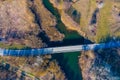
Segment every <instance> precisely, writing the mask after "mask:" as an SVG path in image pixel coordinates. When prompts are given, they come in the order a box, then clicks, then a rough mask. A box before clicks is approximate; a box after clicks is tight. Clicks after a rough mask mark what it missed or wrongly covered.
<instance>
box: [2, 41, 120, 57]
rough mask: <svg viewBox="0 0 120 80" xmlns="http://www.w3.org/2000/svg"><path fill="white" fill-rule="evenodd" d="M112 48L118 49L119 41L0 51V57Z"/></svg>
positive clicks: (119, 46)
mask: <svg viewBox="0 0 120 80" xmlns="http://www.w3.org/2000/svg"><path fill="white" fill-rule="evenodd" d="M114 47H116V48H120V41H111V42H108V43H100V44H88V45H87V44H86V45H75V46H63V47H51V48H40V49H29V50H11V49H0V55H1V56H37V55H44V54H55V53H65V52H77V51H87V50H97V49H105V48H114Z"/></svg>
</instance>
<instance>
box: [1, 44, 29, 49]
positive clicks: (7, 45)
mask: <svg viewBox="0 0 120 80" xmlns="http://www.w3.org/2000/svg"><path fill="white" fill-rule="evenodd" d="M0 48H5V49H30V47H27V46H25V45H21V44H5V43H0Z"/></svg>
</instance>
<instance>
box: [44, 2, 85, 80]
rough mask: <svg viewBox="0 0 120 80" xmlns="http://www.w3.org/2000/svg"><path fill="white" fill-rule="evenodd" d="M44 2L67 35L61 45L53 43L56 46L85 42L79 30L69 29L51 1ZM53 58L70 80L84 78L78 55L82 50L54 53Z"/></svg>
mask: <svg viewBox="0 0 120 80" xmlns="http://www.w3.org/2000/svg"><path fill="white" fill-rule="evenodd" d="M43 4H44V5H45V7H46V8H47V9H48V10H49V11H50V12H51V13H52V14H53V15H54V16H55V17H56V19H57V25H56V28H57V29H58V30H59V31H60V32H61V33H63V34H64V35H65V39H64V40H63V42H62V43H60V44H61V45H57V44H56V43H55V44H54V43H52V45H54V46H56V45H57V46H63V45H75V44H83V42H84V38H83V37H81V36H80V35H79V34H78V33H77V32H74V31H68V30H67V29H66V27H65V25H64V24H63V23H62V21H61V18H60V14H59V12H58V10H57V9H55V8H54V7H53V5H52V4H51V3H50V2H49V0H43ZM48 46H49V47H50V46H51V43H48ZM52 56H53V59H56V60H57V61H58V63H59V65H60V66H61V69H62V70H63V71H64V73H65V76H66V77H67V78H68V80H82V76H81V70H80V67H79V64H78V56H80V52H73V53H68V54H66V53H61V54H54V55H52Z"/></svg>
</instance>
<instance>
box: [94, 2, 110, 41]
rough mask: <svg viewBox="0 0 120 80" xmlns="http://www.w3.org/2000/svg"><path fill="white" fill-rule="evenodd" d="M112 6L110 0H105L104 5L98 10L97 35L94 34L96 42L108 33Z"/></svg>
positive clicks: (102, 39)
mask: <svg viewBox="0 0 120 80" xmlns="http://www.w3.org/2000/svg"><path fill="white" fill-rule="evenodd" d="M111 7H112V2H111V1H109V0H106V2H105V6H104V7H103V8H102V9H101V10H100V13H99V20H98V28H97V35H96V38H95V39H96V42H101V41H104V39H105V38H106V36H108V35H109V34H110V33H109V24H110V20H109V19H110V16H111V14H110V11H111Z"/></svg>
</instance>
